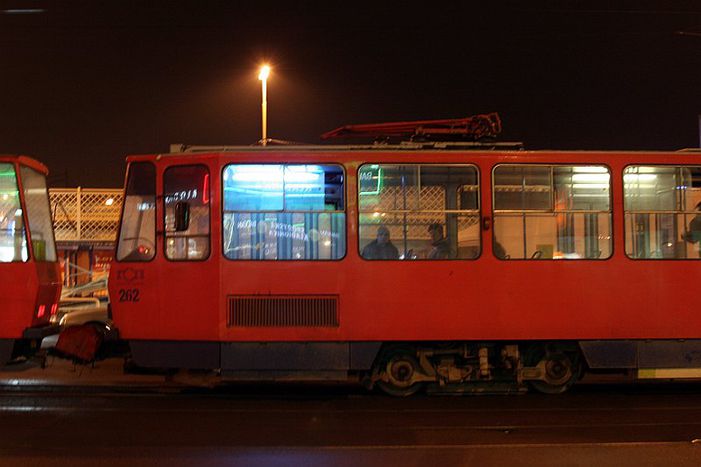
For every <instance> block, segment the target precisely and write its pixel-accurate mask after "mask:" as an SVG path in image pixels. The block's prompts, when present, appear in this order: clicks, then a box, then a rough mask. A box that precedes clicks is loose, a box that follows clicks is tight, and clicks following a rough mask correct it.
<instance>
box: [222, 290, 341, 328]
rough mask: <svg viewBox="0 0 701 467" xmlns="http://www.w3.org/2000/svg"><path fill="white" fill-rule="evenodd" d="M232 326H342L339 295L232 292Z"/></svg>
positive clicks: (228, 324)
mask: <svg viewBox="0 0 701 467" xmlns="http://www.w3.org/2000/svg"><path fill="white" fill-rule="evenodd" d="M228 298H229V306H228V312H227V318H226V324H227V326H228V327H233V326H241V327H276V328H277V327H326V328H334V327H338V296H336V295H303V296H300V295H273V296H263V297H262V296H258V295H230V296H229V297H228Z"/></svg>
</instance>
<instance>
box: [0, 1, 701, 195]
mask: <svg viewBox="0 0 701 467" xmlns="http://www.w3.org/2000/svg"><path fill="white" fill-rule="evenodd" d="M414 3H416V2H406V1H403V2H376V3H375V4H371V3H368V4H365V3H362V2H360V3H359V2H333V1H326V2H309V1H295V2H289V3H282V4H280V3H278V2H265V1H257V2H236V1H191V2H186V1H180V2H176V1H161V0H157V1H127V0H123V1H99V0H94V1H70V0H62V1H40V0H37V1H27V0H0V152H5V153H21V154H29V155H33V156H35V157H37V158H39V159H40V160H42V161H43V162H45V163H46V164H47V165H48V166H49V168H50V170H51V171H52V177H51V184H52V185H53V186H63V185H67V186H76V185H82V186H87V187H118V186H121V185H122V179H123V171H124V156H125V155H126V154H133V153H153V152H167V151H168V148H169V144H171V143H186V144H241V145H248V144H252V143H255V142H256V141H257V140H258V139H259V138H260V82H259V81H258V80H257V69H258V66H259V64H260V63H261V62H263V61H269V62H270V63H271V64H272V66H273V72H272V75H271V78H270V80H269V81H268V112H269V116H268V136H270V137H273V138H279V139H286V140H293V141H300V142H307V143H319V142H320V140H319V135H321V134H322V133H324V132H325V131H328V130H331V129H333V128H336V127H338V126H341V125H344V124H351V123H376V122H389V121H402V120H421V119H434V118H458V117H465V116H468V115H472V114H476V113H486V112H498V113H499V114H500V116H501V118H502V121H503V125H504V131H503V133H502V135H501V137H500V139H501V140H504V141H523V142H524V143H525V145H526V147H527V148H529V149H544V148H557V149H666V150H675V149H680V148H683V147H691V146H698V144H699V122H698V115H699V114H700V113H701V1H686V2H664V1H638V2H601V3H597V2H537V1H520V2H494V3H492V2H479V3H474V4H473V3H472V2H457V1H456V2H452V1H451V2H421V3H419V4H418V5H414ZM486 3H489V6H485V5H484V4H486ZM17 9H20V10H22V9H24V10H26V9H30V10H31V9H33V10H37V11H30V12H26V11H25V12H17V11H14V10H17Z"/></svg>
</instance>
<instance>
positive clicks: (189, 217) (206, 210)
mask: <svg viewBox="0 0 701 467" xmlns="http://www.w3.org/2000/svg"><path fill="white" fill-rule="evenodd" d="M210 177H211V174H210V169H209V167H208V166H207V165H204V164H193V165H178V166H170V167H167V168H166V169H165V170H164V171H163V185H162V187H163V198H162V206H163V209H162V214H163V215H162V222H163V225H162V233H163V257H164V260H162V261H160V262H159V264H160V272H159V276H160V278H161V286H162V287H163V288H164V289H165V291H166V293H161V294H160V297H161V298H160V300H162V302H161V304H160V309H161V313H162V315H161V320H162V325H163V331H164V332H165V333H166V334H168V335H170V336H171V337H172V338H176V339H177V338H180V337H182V338H187V339H206V338H210V339H211V338H212V336H210V335H208V333H211V332H212V330H213V329H217V323H216V322H212V320H216V316H217V314H216V313H212V310H214V309H216V306H217V296H218V290H217V286H218V281H217V279H216V277H217V276H216V266H217V263H216V261H213V259H212V256H213V255H212V254H211V235H210V233H211V203H210V201H211V188H210V180H211V178H210ZM168 291H171V293H168ZM170 314H176V315H177V318H176V317H175V316H173V318H176V319H169V315H170Z"/></svg>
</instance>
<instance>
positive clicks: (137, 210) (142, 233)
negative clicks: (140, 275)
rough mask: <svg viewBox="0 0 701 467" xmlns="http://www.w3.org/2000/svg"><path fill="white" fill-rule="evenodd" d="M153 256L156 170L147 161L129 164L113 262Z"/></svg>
mask: <svg viewBox="0 0 701 467" xmlns="http://www.w3.org/2000/svg"><path fill="white" fill-rule="evenodd" d="M155 255H156V169H155V167H154V166H153V164H151V163H150V162H132V163H131V164H130V165H129V175H128V177H127V188H126V192H125V193H124V205H123V208H122V228H121V229H120V231H119V240H118V242H117V261H150V260H151V259H153V258H154V256H155Z"/></svg>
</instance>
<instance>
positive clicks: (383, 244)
mask: <svg viewBox="0 0 701 467" xmlns="http://www.w3.org/2000/svg"><path fill="white" fill-rule="evenodd" d="M360 254H361V255H362V257H363V258H365V259H398V258H399V250H397V247H396V246H394V245H393V244H392V242H391V241H390V239H389V229H388V228H387V227H385V226H384V225H381V226H379V227H378V228H377V238H376V239H375V240H373V241H371V242H370V243H368V244H367V245H365V248H363V251H362V252H361V253H360Z"/></svg>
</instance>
